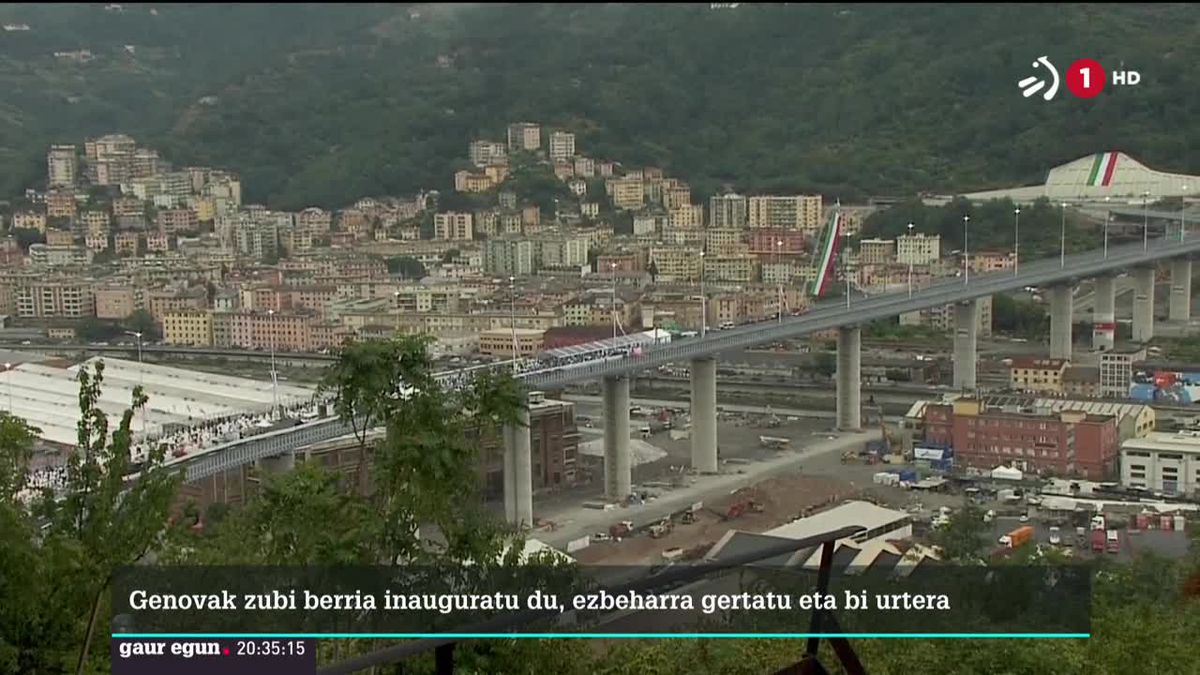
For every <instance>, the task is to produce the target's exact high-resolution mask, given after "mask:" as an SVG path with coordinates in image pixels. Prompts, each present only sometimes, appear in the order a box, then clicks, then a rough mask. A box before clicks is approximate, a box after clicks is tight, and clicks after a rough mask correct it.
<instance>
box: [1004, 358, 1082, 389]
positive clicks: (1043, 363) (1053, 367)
mask: <svg viewBox="0 0 1200 675" xmlns="http://www.w3.org/2000/svg"><path fill="white" fill-rule="evenodd" d="M1068 365H1070V362H1069V361H1067V360H1066V359H1048V358H1043V357H1040V356H1019V357H1016V358H1014V359H1013V360H1012V365H1011V366H1009V369H1008V372H1009V387H1010V388H1012V389H1015V390H1017V391H1025V392H1041V393H1047V394H1062V393H1063V373H1064V372H1066V370H1067V366H1068Z"/></svg>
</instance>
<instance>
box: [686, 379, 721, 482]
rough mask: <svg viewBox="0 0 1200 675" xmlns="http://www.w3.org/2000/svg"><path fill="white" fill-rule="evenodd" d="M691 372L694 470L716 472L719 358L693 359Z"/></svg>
mask: <svg viewBox="0 0 1200 675" xmlns="http://www.w3.org/2000/svg"><path fill="white" fill-rule="evenodd" d="M691 375H692V406H691V415H692V431H691V437H692V469H694V470H696V471H698V472H700V473H716V472H717V360H716V359H694V360H693V361H692V365H691Z"/></svg>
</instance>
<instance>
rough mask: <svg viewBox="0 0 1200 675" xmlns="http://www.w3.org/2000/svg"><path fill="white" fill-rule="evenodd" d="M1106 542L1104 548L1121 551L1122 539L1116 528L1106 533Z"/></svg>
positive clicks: (1114, 551) (1109, 550)
mask: <svg viewBox="0 0 1200 675" xmlns="http://www.w3.org/2000/svg"><path fill="white" fill-rule="evenodd" d="M1097 532H1099V530H1097ZM1104 542H1105V547H1104V550H1106V551H1108V552H1109V553H1120V552H1121V539H1120V538H1119V537H1118V536H1117V531H1116V530H1108V531H1107V532H1106V533H1105V536H1104Z"/></svg>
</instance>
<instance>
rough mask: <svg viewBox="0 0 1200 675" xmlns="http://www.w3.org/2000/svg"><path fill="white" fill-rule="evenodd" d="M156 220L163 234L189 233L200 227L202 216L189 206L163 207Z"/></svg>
mask: <svg viewBox="0 0 1200 675" xmlns="http://www.w3.org/2000/svg"><path fill="white" fill-rule="evenodd" d="M154 222H155V224H156V225H157V226H158V231H159V232H161V233H162V234H169V235H177V234H187V233H192V232H197V231H199V229H200V218H199V217H198V216H197V214H196V212H195V211H193V210H191V209H189V208H177V209H161V210H160V211H159V212H158V213H157V214H156V215H155V217H154Z"/></svg>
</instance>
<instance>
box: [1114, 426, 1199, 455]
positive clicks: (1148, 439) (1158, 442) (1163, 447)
mask: <svg viewBox="0 0 1200 675" xmlns="http://www.w3.org/2000/svg"><path fill="white" fill-rule="evenodd" d="M1121 449H1122V450H1149V451H1151V452H1177V453H1181V454H1190V455H1197V456H1200V431H1178V432H1176V433H1166V432H1162V431H1152V432H1150V433H1149V434H1146V436H1144V437H1142V438H1131V439H1129V440H1127V441H1125V442H1124V443H1122V444H1121Z"/></svg>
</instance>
